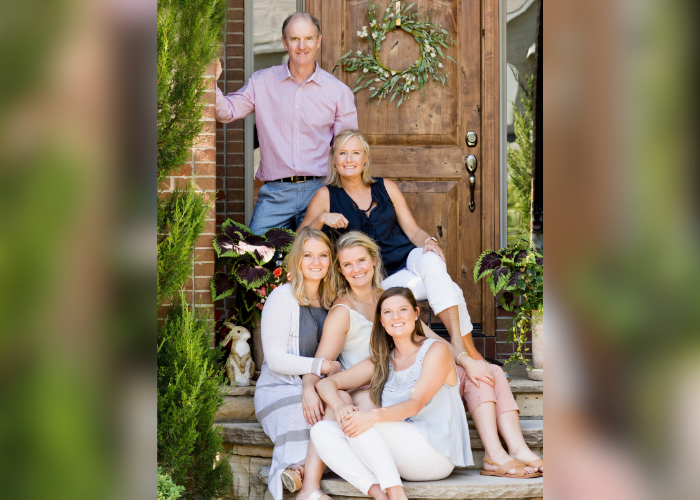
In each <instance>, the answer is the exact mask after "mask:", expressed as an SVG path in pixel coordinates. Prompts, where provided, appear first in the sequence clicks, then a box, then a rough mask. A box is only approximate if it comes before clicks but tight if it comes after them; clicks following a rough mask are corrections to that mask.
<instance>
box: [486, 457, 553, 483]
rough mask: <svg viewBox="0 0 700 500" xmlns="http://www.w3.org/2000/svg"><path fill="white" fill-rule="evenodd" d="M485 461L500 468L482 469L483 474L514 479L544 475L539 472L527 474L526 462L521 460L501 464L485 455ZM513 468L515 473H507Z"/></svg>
mask: <svg viewBox="0 0 700 500" xmlns="http://www.w3.org/2000/svg"><path fill="white" fill-rule="evenodd" d="M484 462H486V463H488V464H489V465H493V466H494V467H498V469H496V470H495V471H490V470H482V471H481V475H482V476H497V477H509V478H512V479H531V478H534V477H540V476H541V475H542V474H540V473H539V472H536V473H534V474H525V464H523V463H522V462H521V461H519V460H511V461H510V462H507V463H505V464H501V465H499V464H497V463H496V462H494V461H492V460H489V459H488V458H486V457H484ZM511 469H515V474H506V473H507V472H508V471H509V470H511Z"/></svg>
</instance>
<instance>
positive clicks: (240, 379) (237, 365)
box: [221, 322, 255, 387]
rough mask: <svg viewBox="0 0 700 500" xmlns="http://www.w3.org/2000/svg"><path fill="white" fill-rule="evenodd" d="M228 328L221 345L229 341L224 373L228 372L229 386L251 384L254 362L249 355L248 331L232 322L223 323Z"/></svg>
mask: <svg viewBox="0 0 700 500" xmlns="http://www.w3.org/2000/svg"><path fill="white" fill-rule="evenodd" d="M224 326H225V327H226V328H228V329H229V330H230V332H229V334H228V335H227V336H226V338H225V339H224V340H223V342H221V345H222V346H225V345H226V344H228V343H229V341H231V342H232V343H231V354H229V356H228V359H227V360H226V373H227V374H228V378H229V381H230V382H231V387H234V386H238V387H245V386H248V385H252V380H253V373H254V372H255V362H254V361H253V358H252V356H251V355H250V346H249V345H248V339H249V338H250V332H249V331H248V330H246V329H245V328H243V327H242V326H236V325H234V324H233V323H228V322H226V323H224Z"/></svg>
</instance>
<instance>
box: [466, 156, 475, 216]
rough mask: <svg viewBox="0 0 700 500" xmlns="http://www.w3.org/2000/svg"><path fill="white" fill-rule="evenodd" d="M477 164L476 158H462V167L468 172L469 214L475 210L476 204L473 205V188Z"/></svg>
mask: <svg viewBox="0 0 700 500" xmlns="http://www.w3.org/2000/svg"><path fill="white" fill-rule="evenodd" d="M477 163H478V162H477V161H476V156H474V155H469V156H466V157H465V158H464V167H465V168H466V169H467V172H469V194H470V195H471V199H470V200H469V211H470V212H473V211H474V209H475V208H476V203H474V188H475V187H476V177H475V176H474V172H476V168H477Z"/></svg>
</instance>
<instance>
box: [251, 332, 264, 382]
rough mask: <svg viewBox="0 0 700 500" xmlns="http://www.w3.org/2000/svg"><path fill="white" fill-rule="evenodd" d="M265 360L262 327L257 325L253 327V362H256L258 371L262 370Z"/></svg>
mask: <svg viewBox="0 0 700 500" xmlns="http://www.w3.org/2000/svg"><path fill="white" fill-rule="evenodd" d="M264 359H265V357H264V355H263V346H262V336H261V334H260V325H259V324H257V323H256V324H255V325H253V361H255V370H256V371H260V370H261V369H262V365H263V361H264Z"/></svg>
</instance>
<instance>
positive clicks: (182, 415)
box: [157, 0, 231, 500]
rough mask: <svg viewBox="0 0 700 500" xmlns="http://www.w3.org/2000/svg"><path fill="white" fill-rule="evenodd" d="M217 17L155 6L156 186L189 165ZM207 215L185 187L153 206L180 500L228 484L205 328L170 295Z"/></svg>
mask: <svg viewBox="0 0 700 500" xmlns="http://www.w3.org/2000/svg"><path fill="white" fill-rule="evenodd" d="M225 12H226V11H225V2H224V1H223V0H158V27H157V29H158V97H157V106H158V109H157V112H158V120H157V129H158V165H157V167H158V182H159V183H160V182H161V181H163V180H164V179H165V178H166V177H167V176H168V175H169V174H170V173H171V172H172V170H173V169H174V168H176V167H178V166H180V165H182V164H183V163H185V161H187V159H188V158H187V157H188V155H189V153H190V148H191V147H192V145H193V143H194V140H195V139H196V137H197V135H199V134H200V133H201V131H202V127H203V122H202V110H203V104H202V99H203V97H204V91H205V90H206V86H207V82H206V80H205V79H204V78H203V76H204V73H205V69H206V66H207V65H208V64H209V63H210V62H211V61H212V60H213V59H214V58H215V57H216V56H217V55H218V50H219V44H220V42H221V39H222V36H223V30H222V28H223V23H224V19H225ZM210 208H211V201H210V200H209V198H208V196H207V195H205V194H203V193H199V192H197V189H196V186H195V185H194V184H193V183H190V184H189V185H188V186H187V187H186V188H185V189H182V190H178V191H175V192H173V193H169V194H167V193H161V194H160V196H159V198H158V297H157V304H158V306H160V305H161V304H162V303H163V302H165V301H167V300H168V299H169V298H171V297H172V296H173V295H175V296H174V297H173V301H172V302H173V304H172V306H170V307H169V308H168V311H167V315H166V317H165V319H164V320H163V321H162V322H161V324H160V325H159V328H158V465H160V466H161V467H162V470H163V471H164V472H165V473H167V474H169V475H170V476H171V477H172V479H173V481H174V482H175V483H176V484H178V485H180V486H183V487H184V488H185V491H184V492H183V495H182V498H185V499H197V500H199V499H202V500H206V499H212V498H219V497H222V496H224V495H225V494H226V493H227V491H228V486H229V484H230V483H231V473H230V470H229V467H228V462H227V461H226V460H225V457H224V451H223V449H222V446H221V437H220V436H219V435H218V434H217V433H216V432H215V431H214V430H213V428H212V424H213V421H214V415H215V414H216V412H217V410H218V409H219V407H220V406H221V404H222V403H223V396H222V394H221V393H220V391H219V385H220V384H221V383H222V382H223V369H222V368H220V367H218V363H217V359H218V358H219V357H220V355H221V352H220V350H219V349H211V348H210V345H209V344H210V339H211V333H212V331H213V328H214V326H213V322H212V320H211V318H209V317H208V316H207V314H206V313H204V312H203V311H204V310H203V309H201V308H196V307H192V306H190V305H188V304H187V303H186V301H185V298H184V296H178V295H177V293H176V292H177V291H178V290H181V289H182V288H183V286H184V284H185V282H186V280H188V279H189V277H190V276H191V274H192V268H193V256H194V245H195V242H196V241H197V238H198V237H199V235H200V234H201V232H202V230H203V228H204V221H205V218H206V214H207V211H208V210H209V209H210ZM217 456H218V457H219V458H223V459H221V460H218V461H217Z"/></svg>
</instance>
